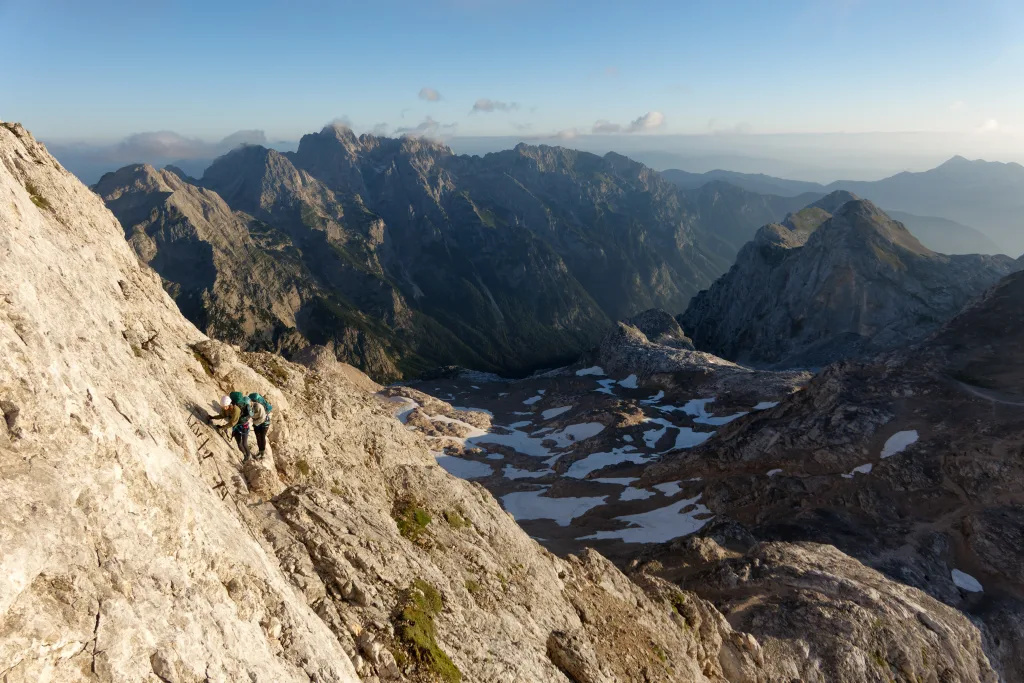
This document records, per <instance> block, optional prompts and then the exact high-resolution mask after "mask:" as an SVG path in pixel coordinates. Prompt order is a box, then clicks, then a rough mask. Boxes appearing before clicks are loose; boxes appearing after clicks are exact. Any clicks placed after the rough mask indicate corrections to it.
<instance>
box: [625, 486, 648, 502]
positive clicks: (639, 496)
mask: <svg viewBox="0 0 1024 683" xmlns="http://www.w3.org/2000/svg"><path fill="white" fill-rule="evenodd" d="M653 495H654V491H648V490H647V489H636V488H633V487H632V486H627V487H626V488H625V489H623V490H622V492H621V493H620V494H619V500H620V501H626V500H647V499H648V498H650V497H651V496H653Z"/></svg>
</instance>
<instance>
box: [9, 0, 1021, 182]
mask: <svg viewBox="0 0 1024 683" xmlns="http://www.w3.org/2000/svg"><path fill="white" fill-rule="evenodd" d="M1022 29H1024V6H1021V3H1016V2H1012V1H1011V0H982V1H980V2H975V3H971V4H970V5H968V4H966V3H962V2H958V1H957V0H932V1H927V0H906V1H904V2H899V3H892V2H884V1H882V0H786V1H785V2H774V3H763V2H757V1H756V0H727V1H723V2H718V3H693V2H689V3H688V2H674V1H670V0H650V1H649V2H648V3H645V4H644V5H643V6H636V5H634V4H630V3H622V2H620V1H614V2H613V1H611V0H598V1H596V2H586V3H584V2H578V1H575V0H567V1H566V2H561V3H556V4H551V3H542V2H540V1H539V0H433V1H428V2H412V1H411V0H382V1H381V2H377V3H373V4H369V5H366V4H357V3H327V2H322V1H321V0H301V1H300V2H298V3H292V4H290V5H287V6H285V5H281V4H278V3H273V2H266V1H259V0H258V1H256V2H249V3H242V2H239V1H237V0H206V1H205V2H203V3H198V2H191V1H190V2H183V3H174V4H173V5H153V4H139V3H132V2H127V1H126V0H109V1H108V2H105V3H102V4H101V5H100V6H95V5H88V6H87V5H80V4H78V3H69V2H67V1H66V0H39V1H38V2H35V3H0V59H3V60H4V62H5V63H7V64H12V65H17V68H11V69H8V70H7V71H6V72H5V74H4V79H3V82H2V83H0V118H2V119H4V120H17V121H20V122H22V123H24V124H25V125H26V126H27V127H28V128H29V129H31V130H32V131H33V133H34V134H35V135H36V136H37V137H38V138H40V139H41V140H43V141H45V142H48V143H49V144H50V145H51V146H53V147H54V148H55V149H57V150H62V153H63V154H64V156H65V157H67V155H68V152H69V151H71V152H75V151H76V150H77V152H79V153H80V152H83V151H86V150H89V149H92V150H93V154H94V156H95V155H97V154H98V155H101V156H106V157H110V158H117V159H124V163H130V162H131V161H147V160H148V159H146V158H143V157H142V156H140V157H139V158H128V157H127V156H126V155H127V154H128V153H129V152H131V151H132V150H133V149H138V150H141V151H140V152H139V154H141V155H143V156H144V155H145V154H151V153H152V152H153V151H154V150H156V151H158V152H159V151H160V150H161V145H163V149H165V150H166V151H168V152H169V153H170V154H169V156H171V157H174V154H173V152H176V151H178V149H182V150H184V153H183V154H181V155H180V158H182V159H200V158H205V157H208V156H210V154H211V152H210V150H213V151H221V150H223V149H224V145H225V143H222V142H221V141H222V140H224V139H225V138H232V136H234V139H236V140H237V141H240V142H258V143H261V144H267V142H268V141H269V142H270V143H271V144H277V142H276V141H286V142H288V143H292V144H293V143H294V142H295V141H297V140H298V138H299V137H300V136H301V135H302V134H304V133H308V132H312V131H316V130H319V129H320V128H321V127H322V126H323V125H325V124H326V123H328V122H331V121H341V122H344V123H345V124H346V125H349V126H351V127H352V128H353V129H354V130H355V131H357V132H364V131H365V132H375V133H378V134H386V135H424V136H430V137H434V138H439V139H443V140H445V141H446V142H448V143H449V144H450V145H451V146H452V148H453V149H455V150H456V151H466V152H472V153H480V152H486V151H494V150H496V149H501V148H507V147H509V146H511V144H514V142H518V141H520V140H524V141H527V142H550V143H552V144H555V143H560V144H565V145H567V146H570V147H575V148H579V149H586V150H591V151H600V150H609V149H614V150H615V151H618V152H620V153H622V154H626V155H627V156H636V157H638V158H640V159H641V160H644V159H645V158H646V159H651V160H653V161H654V162H657V163H652V165H654V166H662V167H667V166H676V167H679V168H683V169H684V170H689V171H701V170H710V168H713V167H723V168H728V169H731V170H741V171H746V172H764V173H768V174H773V175H785V176H787V177H792V178H794V179H803V180H817V181H821V182H827V181H830V180H837V179H876V178H880V177H884V176H885V175H890V174H892V173H895V172H899V171H901V170H924V169H926V168H929V167H932V166H934V165H936V164H937V163H941V161H942V160H944V159H946V158H949V157H951V156H953V155H956V154H959V155H963V156H965V157H968V158H972V159H974V158H983V159H987V160H995V161H1021V160H1024V119H1022V112H1024V92H1021V90H1020V89H1019V88H1016V87H1013V85H1012V84H1013V83H1015V82H1018V81H1019V74H1020V73H1021V70H1022V69H1021V67H1024V41H1022V40H1021V38H1020V36H1021V35H1022V34H1024V30H1022ZM239 131H241V133H239ZM147 146H148V147H147ZM656 153H664V154H669V155H675V156H676V157H677V158H675V161H678V163H674V162H673V158H672V157H661V158H659V157H657V156H656ZM58 156H60V155H58ZM94 161H95V160H94ZM102 163H108V162H106V161H103V162H102ZM687 164H689V166H687Z"/></svg>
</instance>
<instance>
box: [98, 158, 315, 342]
mask: <svg viewBox="0 0 1024 683" xmlns="http://www.w3.org/2000/svg"><path fill="white" fill-rule="evenodd" d="M93 189H94V191H95V192H96V193H97V194H99V195H100V196H101V197H102V198H103V200H104V202H106V204H107V206H108V208H110V210H111V211H112V212H113V213H114V215H115V216H117V218H118V220H119V221H120V223H121V225H122V227H124V229H125V238H126V239H127V240H128V243H129V244H131V245H132V248H133V249H134V250H135V252H136V253H137V254H138V255H139V258H141V259H142V260H143V261H144V262H145V263H148V264H149V266H150V267H152V268H153V269H154V270H155V271H156V272H157V273H159V274H160V276H161V278H163V279H164V281H165V282H166V285H165V286H166V287H167V289H168V292H169V293H170V294H171V296H172V297H173V298H174V300H175V303H177V304H178V308H179V309H181V312H182V313H183V314H184V315H185V317H187V318H188V319H189V320H191V321H192V322H194V323H195V324H196V326H198V327H200V328H202V329H205V330H206V331H207V332H209V333H210V334H211V335H214V336H216V337H218V338H220V339H228V340H231V341H233V342H236V343H239V344H244V345H246V346H250V347H255V348H273V345H274V342H275V341H276V339H275V338H278V337H280V335H281V333H282V332H283V331H284V330H287V329H294V328H295V317H296V314H297V313H298V311H299V310H300V309H301V306H302V304H303V302H304V301H305V300H308V299H309V298H310V296H311V295H313V293H314V292H313V291H312V288H311V287H310V277H309V274H308V273H307V272H306V271H305V270H304V269H303V268H302V266H301V264H299V263H297V262H296V259H295V258H294V256H293V255H291V254H289V250H288V249H287V246H286V245H282V246H283V247H284V248H282V249H280V251H279V253H278V254H275V255H274V256H270V255H268V254H267V253H265V252H264V249H262V248H261V247H262V246H263V245H261V244H260V242H259V241H258V240H259V237H260V236H261V232H260V226H258V225H256V224H255V221H253V220H252V218H251V217H250V216H247V215H245V214H241V213H235V212H233V211H232V210H231V209H230V208H229V207H228V205H227V204H225V203H224V201H223V200H222V199H221V198H220V197H219V196H217V194H216V193H215V192H211V191H209V190H204V189H202V188H199V187H196V186H195V185H192V184H189V183H188V182H187V181H186V180H185V179H183V178H182V177H180V176H179V175H178V174H176V173H174V172H173V171H171V170H162V171H161V170H157V169H155V168H153V167H152V166H147V165H142V164H139V165H136V166H126V167H125V168H123V169H121V170H120V171H117V172H116V173H108V174H106V175H104V176H103V178H102V179H101V180H100V181H99V183H98V184H97V185H96V186H95V187H94V188H93ZM263 235H265V236H266V237H267V238H268V239H273V236H272V235H271V234H270V231H269V230H266V231H264V232H263ZM289 257H290V258H289Z"/></svg>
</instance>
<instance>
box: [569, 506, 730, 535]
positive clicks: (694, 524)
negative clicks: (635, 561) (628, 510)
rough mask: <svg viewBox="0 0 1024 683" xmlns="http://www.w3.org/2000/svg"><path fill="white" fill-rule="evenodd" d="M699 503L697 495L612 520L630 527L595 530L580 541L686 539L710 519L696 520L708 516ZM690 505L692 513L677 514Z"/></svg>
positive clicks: (706, 510) (704, 508)
mask: <svg viewBox="0 0 1024 683" xmlns="http://www.w3.org/2000/svg"><path fill="white" fill-rule="evenodd" d="M699 500H700V495H698V496H697V497H696V498H684V499H683V500H680V501H677V502H675V503H673V504H672V505H669V506H667V507H663V508H658V509H656V510H651V511H650V512H642V513H640V514H638V515H625V516H623V517H616V518H615V519H617V520H619V521H622V522H628V523H629V524H631V525H632V526H630V527H628V528H626V529H619V530H617V531H598V532H597V533H596V534H592V535H590V536H584V537H583V538H582V539H580V540H587V539H597V540H599V539H606V538H618V539H621V540H623V541H625V542H626V543H664V542H665V541H670V540H672V539H673V538H679V537H680V536H687V535H689V534H692V533H693V532H695V531H699V530H700V528H701V527H703V526H704V525H705V524H707V523H708V521H710V519H711V518H710V517H708V518H707V519H697V518H696V517H697V515H707V514H709V513H710V512H711V511H710V510H708V509H707V508H706V507H705V506H704V505H700V504H698V503H697V501H699ZM690 505H693V506H695V507H694V509H693V510H691V511H690V512H687V513H685V514H680V513H681V511H682V510H683V508H685V507H688V506H690Z"/></svg>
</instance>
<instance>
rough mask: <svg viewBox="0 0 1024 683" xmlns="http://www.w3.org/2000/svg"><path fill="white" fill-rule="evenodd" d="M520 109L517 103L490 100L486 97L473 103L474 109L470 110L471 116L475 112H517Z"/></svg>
mask: <svg viewBox="0 0 1024 683" xmlns="http://www.w3.org/2000/svg"><path fill="white" fill-rule="evenodd" d="M516 109H519V104H518V103H517V102H501V101H499V100H489V99H487V98H486V97H482V98H480V99H479V100H477V101H476V102H475V103H473V109H472V110H470V112H469V113H470V114H472V113H473V112H478V111H482V112H487V113H490V112H495V111H515V110H516Z"/></svg>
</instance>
